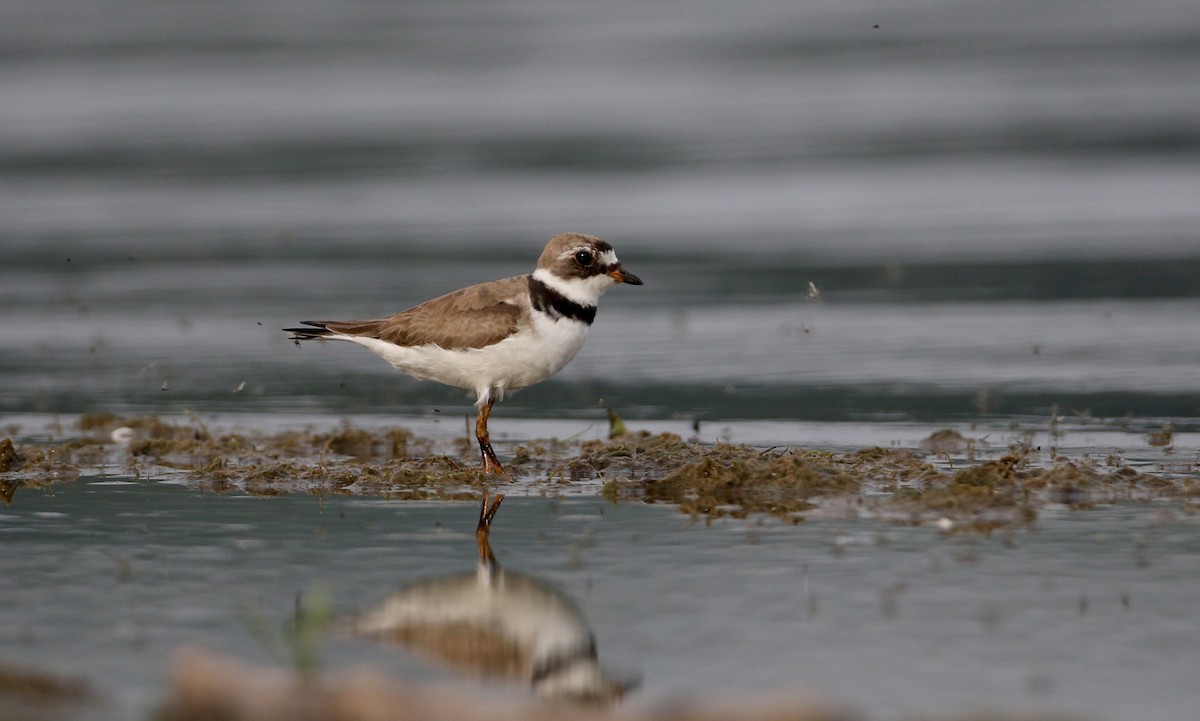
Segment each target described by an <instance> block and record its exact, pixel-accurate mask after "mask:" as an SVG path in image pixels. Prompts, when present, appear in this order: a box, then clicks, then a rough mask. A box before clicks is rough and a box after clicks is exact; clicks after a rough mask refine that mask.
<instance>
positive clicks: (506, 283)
mask: <svg viewBox="0 0 1200 721" xmlns="http://www.w3.org/2000/svg"><path fill="white" fill-rule="evenodd" d="M528 288H529V276H527V275H521V276H515V277H512V278H505V279H504V280H497V281H493V282H491V283H480V284H479V285H473V286H470V287H468V288H463V289H462V290H456V291H454V292H453V293H447V294H446V295H443V296H441V297H439V298H434V299H433V300H430V301H427V302H425V303H422V304H421V305H418V306H416V307H413V308H409V309H408V310H405V311H401V312H399V313H397V314H395V315H392V316H388V317H387V318H379V319H377V320H347V321H321V322H320V323H319V324H318V325H321V326H323V327H325V328H328V329H329V330H331V331H333V332H335V333H341V334H343V335H356V336H367V337H371V338H378V339H380V340H383V341H387V342H388V343H395V344H396V345H400V346H419V345H427V344H430V343H432V344H435V345H439V346H441V347H443V348H447V349H455V350H456V349H463V348H483V347H485V346H489V345H492V344H493V343H498V342H500V341H501V340H503V339H504V338H506V337H507V336H508V335H509V334H511V333H512V332H513V331H515V330H517V328H518V326H519V324H520V319H521V314H522V312H523V311H524V310H525V308H526V306H528V304H529V293H528Z"/></svg>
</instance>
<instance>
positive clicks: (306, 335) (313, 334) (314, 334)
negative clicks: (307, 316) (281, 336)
mask: <svg viewBox="0 0 1200 721" xmlns="http://www.w3.org/2000/svg"><path fill="white" fill-rule="evenodd" d="M300 322H301V323H303V324H304V325H307V326H312V327H311V328H284V329H283V332H284V333H291V335H290V336H288V340H312V339H313V338H324V337H326V336H328V335H330V334H332V333H333V331H331V330H329V329H328V328H326V327H325V321H319V320H302V321H300Z"/></svg>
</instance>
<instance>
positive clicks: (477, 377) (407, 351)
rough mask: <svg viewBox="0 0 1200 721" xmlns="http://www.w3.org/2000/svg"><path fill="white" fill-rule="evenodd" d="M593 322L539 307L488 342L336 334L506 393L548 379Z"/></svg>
mask: <svg viewBox="0 0 1200 721" xmlns="http://www.w3.org/2000/svg"><path fill="white" fill-rule="evenodd" d="M588 328H589V326H588V324H586V323H581V322H579V321H573V320H569V319H565V318H564V319H560V320H557V321H555V320H550V319H549V318H547V317H546V316H544V315H543V314H541V313H534V320H533V323H532V324H531V325H530V326H527V327H525V328H523V329H522V330H521V331H520V332H518V333H516V334H515V335H513V336H510V337H508V338H505V339H504V340H502V341H500V342H499V343H494V344H492V345H490V346H486V347H484V348H469V349H463V350H447V349H445V348H442V347H441V346H436V345H423V346H409V347H405V346H397V345H393V344H391V343H385V342H384V341H381V340H379V339H377V338H363V337H357V336H334V337H335V338H338V339H340V340H348V341H351V342H354V343H358V344H359V345H362V346H366V347H367V348H370V349H371V350H372V351H374V352H375V353H376V354H378V355H379V356H380V357H382V358H383V359H384V360H386V361H387V362H388V363H391V364H392V365H393V366H395V367H396V368H397V369H399V370H401V371H404V372H405V373H407V374H408V375H410V376H412V377H414V378H419V379H421V380H427V381H437V382H438V383H445V384H446V385H450V386H456V387H458V388H469V389H471V390H474V391H476V392H477V393H480V394H481V397H482V393H483V392H484V391H488V392H489V393H490V394H491V395H492V396H493V397H494V398H496V399H499V398H502V397H503V396H504V394H505V392H507V391H515V390H517V389H520V388H525V387H526V386H531V385H533V384H534V383H539V382H541V381H544V380H546V379H547V378H549V377H550V376H552V375H554V374H555V373H557V372H559V371H560V370H562V369H563V367H564V366H565V365H567V363H569V362H570V361H571V359H572V358H574V357H575V355H576V354H577V353H579V349H580V348H582V347H583V343H584V341H586V340H587V334H588Z"/></svg>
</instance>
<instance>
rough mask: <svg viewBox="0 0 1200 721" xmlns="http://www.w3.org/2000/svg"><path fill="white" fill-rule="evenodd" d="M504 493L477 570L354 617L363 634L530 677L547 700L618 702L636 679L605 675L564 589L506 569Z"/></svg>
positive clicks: (500, 674) (487, 672)
mask: <svg viewBox="0 0 1200 721" xmlns="http://www.w3.org/2000/svg"><path fill="white" fill-rule="evenodd" d="M502 500H504V496H496V497H494V498H493V499H492V500H491V502H490V503H489V499H488V497H487V496H484V498H483V504H482V505H481V507H480V510H479V524H478V526H477V527H476V531H475V538H476V543H477V545H478V547H479V563H478V566H477V568H476V570H475V571H474V572H467V573H459V574H454V575H450V576H441V577H437V578H433V579H427V580H424V581H418V582H416V583H413V584H410V585H408V586H407V587H404V588H401V589H400V590H398V591H396V592H395V593H393V594H391V595H390V596H388V597H387V598H386V599H384V600H383V601H382V602H380V603H378V604H376V605H375V606H373V607H371V608H369V609H367V610H366V611H364V612H362V613H361V614H359V615H358V616H356V617H355V618H354V619H353V620H352V621H351V630H352V632H353V633H354V634H356V635H359V636H363V637H368V638H374V639H377V640H383V641H388V642H390V643H394V644H397V645H399V646H401V647H403V648H406V649H408V650H409V651H411V652H412V653H413V654H414V655H418V656H421V657H424V658H426V659H428V660H431V661H434V662H437V663H441V664H443V665H446V666H449V667H451V668H453V669H455V670H457V671H459V672H460V673H462V674H465V675H467V676H469V677H472V678H476V679H491V680H498V681H510V682H520V683H527V684H530V685H531V686H532V688H533V690H534V692H535V693H536V694H537V695H539V696H541V697H542V698H558V699H568V700H573V701H578V702H585V703H596V704H608V703H612V702H614V701H617V700H619V699H620V698H622V696H623V695H624V693H625V691H626V690H627V689H628V688H629V687H630V686H631V685H632V683H630V682H619V681H616V680H613V679H612V678H610V677H609V676H608V675H606V674H605V672H604V671H603V669H602V668H601V667H600V664H599V661H598V658H597V654H596V639H595V636H594V635H593V633H592V631H591V628H590V627H589V625H588V622H587V619H586V618H585V617H584V615H583V613H582V612H581V611H580V610H579V607H578V606H576V605H575V603H574V602H573V601H572V600H571V599H570V598H569V597H568V596H566V595H565V594H563V593H562V592H561V591H559V590H557V589H555V588H554V587H552V586H550V585H549V584H547V583H545V582H543V581H541V580H539V579H537V578H534V577H533V576H529V575H526V574H523V573H517V572H516V571H506V570H502V569H501V568H500V565H499V564H498V563H497V562H496V558H495V555H494V554H493V553H492V547H491V544H490V543H489V541H488V535H489V533H490V531H491V525H492V519H493V518H494V517H495V515H496V510H497V509H498V508H499V507H500V502H501V501H502Z"/></svg>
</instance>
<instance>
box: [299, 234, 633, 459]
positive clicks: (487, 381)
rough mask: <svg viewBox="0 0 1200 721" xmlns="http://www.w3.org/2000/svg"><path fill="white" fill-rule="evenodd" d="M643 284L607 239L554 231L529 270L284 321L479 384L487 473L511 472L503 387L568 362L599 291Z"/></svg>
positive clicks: (417, 368)
mask: <svg viewBox="0 0 1200 721" xmlns="http://www.w3.org/2000/svg"><path fill="white" fill-rule="evenodd" d="M617 283H628V284H630V285H641V284H642V281H641V279H639V278H638V277H637V276H636V275H634V274H632V273H630V272H629V271H627V270H625V269H624V268H622V267H621V263H620V261H618V260H617V255H616V253H615V252H613V248H612V246H611V245H609V244H608V242H607V241H604V240H601V239H600V238H597V237H594V236H591V235H583V234H580V233H563V234H561V235H556V236H554V237H553V238H551V239H550V242H549V243H547V244H546V248H545V250H543V251H542V255H541V257H539V258H538V262H537V267H536V268H535V269H534V271H533V272H532V273H530V274H528V275H518V276H514V277H512V278H505V279H503V280H494V281H491V282H488V283H480V284H478V285H472V286H470V287H467V288H463V289H461V290H456V291H454V292H453V293H449V294H447V295H443V296H441V297H439V298H434V299H433V300H430V301H427V302H425V303H422V304H421V305H418V306H416V307H414V308H409V309H408V310H405V311H401V312H400V313H396V314H395V315H392V316H388V317H387V318H378V319H375V320H306V321H301V322H302V323H303V324H304V325H306V326H310V327H307V328H284V331H285V332H288V333H291V334H292V335H291V336H290V338H291V340H294V341H296V343H297V345H298V344H299V342H300V341H303V340H312V339H326V340H343V341H350V342H351V343H357V344H359V345H361V346H365V347H367V348H368V349H370V350H372V351H374V352H375V353H376V354H377V355H379V356H381V357H382V358H383V359H384V360H386V361H387V362H388V363H391V364H392V365H393V366H394V367H396V368H397V369H399V370H401V371H403V372H405V373H407V374H408V375H410V376H412V377H414V378H418V379H420V380H430V381H437V382H439V383H445V384H446V385H451V386H456V387H459V388H466V389H468V390H473V391H475V396H476V398H475V408H476V415H475V438H476V440H477V441H478V442H479V453H480V455H481V456H482V457H483V470H484V472H485V473H490V472H495V473H500V474H502V475H507V474H506V473H505V471H504V467H503V466H501V465H500V461H499V460H498V459H497V458H496V452H495V451H494V450H492V444H491V438H490V436H489V435H488V426H487V424H488V417H489V416H490V415H491V412H492V406H493V405H494V404H495V403H496V401H497V400H500V399H502V398H503V397H504V396H505V394H507V393H509V392H511V391H515V390H518V389H520V388H525V387H527V386H531V385H533V384H535V383H540V382H541V381H544V380H546V379H547V378H549V377H550V376H552V375H554V374H555V373H557V372H558V371H560V370H562V368H563V366H565V365H566V364H567V363H568V362H570V360H571V359H572V358H574V357H575V354H577V353H578V352H579V349H580V348H582V347H583V343H584V341H585V340H587V334H588V329H589V328H590V327H591V325H592V321H593V320H595V318H596V303H597V301H598V300H599V299H600V296H601V294H603V293H604V291H606V290H608V289H609V288H610V287H612V286H613V285H615V284H617Z"/></svg>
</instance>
